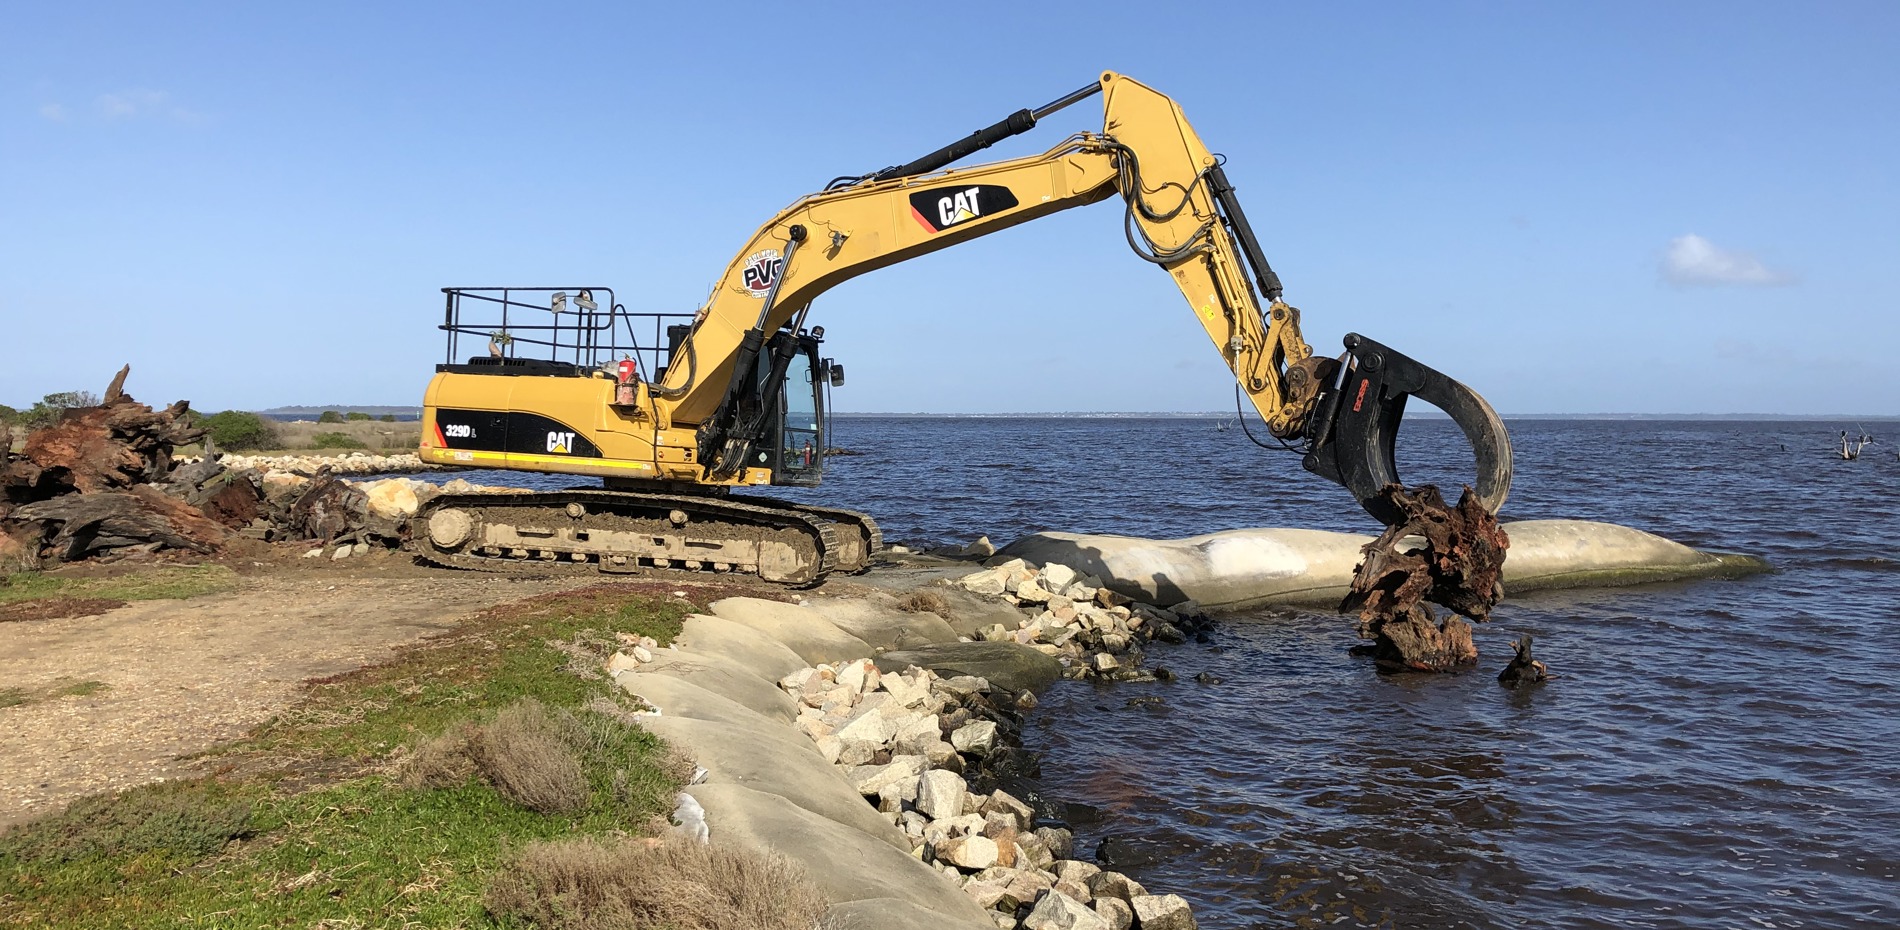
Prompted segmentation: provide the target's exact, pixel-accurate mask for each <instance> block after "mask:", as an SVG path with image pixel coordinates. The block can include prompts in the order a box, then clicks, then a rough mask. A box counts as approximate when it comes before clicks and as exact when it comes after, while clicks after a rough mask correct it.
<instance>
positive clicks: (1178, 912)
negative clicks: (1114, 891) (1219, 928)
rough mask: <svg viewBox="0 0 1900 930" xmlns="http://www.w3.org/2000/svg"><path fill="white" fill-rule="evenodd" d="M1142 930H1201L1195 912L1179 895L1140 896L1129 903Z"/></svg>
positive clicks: (1136, 896)
mask: <svg viewBox="0 0 1900 930" xmlns="http://www.w3.org/2000/svg"><path fill="white" fill-rule="evenodd" d="M1128 906H1129V907H1130V908H1133V909H1134V912H1135V922H1136V924H1137V925H1138V926H1140V927H1141V930H1199V926H1200V925H1199V924H1196V923H1195V922H1194V912H1193V910H1192V909H1191V908H1189V907H1188V903H1187V901H1186V900H1185V899H1183V898H1182V897H1181V896H1180V895H1178V894H1140V895H1135V896H1134V897H1133V898H1130V899H1129V901H1128Z"/></svg>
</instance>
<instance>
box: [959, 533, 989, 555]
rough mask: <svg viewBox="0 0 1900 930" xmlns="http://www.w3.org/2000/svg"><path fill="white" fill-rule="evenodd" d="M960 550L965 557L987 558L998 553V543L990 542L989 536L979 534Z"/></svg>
mask: <svg viewBox="0 0 1900 930" xmlns="http://www.w3.org/2000/svg"><path fill="white" fill-rule="evenodd" d="M960 551H961V554H962V555H963V557H964V558H974V559H987V558H989V557H990V556H993V555H995V554H996V544H994V543H992V542H990V538H989V537H988V536H978V537H977V538H976V541H975V542H972V543H970V544H969V545H967V546H964V547H963V549H962V550H960Z"/></svg>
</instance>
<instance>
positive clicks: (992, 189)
mask: <svg viewBox="0 0 1900 930" xmlns="http://www.w3.org/2000/svg"><path fill="white" fill-rule="evenodd" d="M1014 206H1016V195H1015V194H1013V193H1011V192H1010V189H1009V188H1007V187H1003V186H1002V185H999V184H976V185H972V186H970V187H933V188H931V189H930V190H927V191H918V192H917V193H914V194H912V195H910V215H911V216H912V217H914V218H915V219H916V220H917V222H919V223H921V224H923V227H924V228H925V229H928V230H930V231H931V232H933V233H938V232H943V231H944V230H946V229H949V228H950V227H952V226H955V225H957V224H958V223H963V222H967V221H969V220H973V219H976V218H977V217H980V216H994V215H996V214H998V213H1001V212H1003V211H1004V210H1007V209H1009V208H1011V207H1014Z"/></svg>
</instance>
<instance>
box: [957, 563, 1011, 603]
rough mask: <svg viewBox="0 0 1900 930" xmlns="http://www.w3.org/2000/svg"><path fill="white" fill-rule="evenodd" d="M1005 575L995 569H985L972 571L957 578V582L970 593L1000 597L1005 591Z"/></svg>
mask: <svg viewBox="0 0 1900 930" xmlns="http://www.w3.org/2000/svg"><path fill="white" fill-rule="evenodd" d="M1007 577H1008V576H1007V575H1006V574H1005V573H1003V572H1002V571H999V570H997V569H993V568H991V569H985V570H983V571H980V572H972V573H970V574H968V575H964V576H963V577H962V578H959V579H957V583H958V584H960V585H962V586H963V589H964V590H966V591H968V592H970V593H971V594H981V595H983V596H985V597H1002V596H1003V594H1004V593H1005V592H1006V591H1007Z"/></svg>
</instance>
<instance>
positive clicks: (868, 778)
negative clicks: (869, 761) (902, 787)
mask: <svg viewBox="0 0 1900 930" xmlns="http://www.w3.org/2000/svg"><path fill="white" fill-rule="evenodd" d="M923 773H924V757H923V756H893V757H891V761H890V762H889V763H887V764H885V765H858V766H853V767H852V768H851V769H850V770H849V771H848V772H847V773H846V778H848V779H849V780H850V782H851V786H852V787H854V788H856V789H857V790H858V794H860V795H863V796H864V797H867V798H875V797H877V796H878V793H879V792H880V791H882V790H883V789H884V786H885V785H890V784H896V783H897V782H900V781H913V782H914V781H916V780H917V779H918V777H919V776H921V775H922V774H923Z"/></svg>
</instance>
